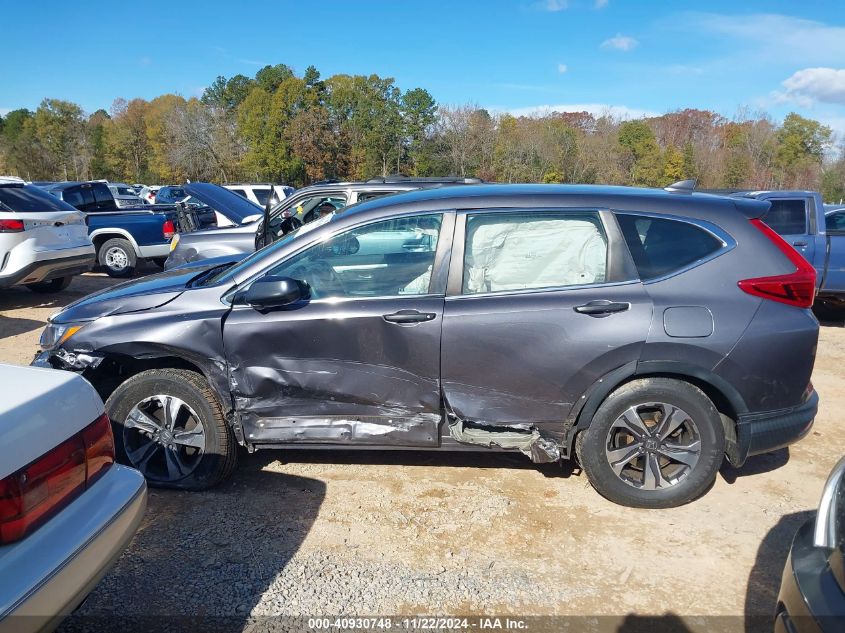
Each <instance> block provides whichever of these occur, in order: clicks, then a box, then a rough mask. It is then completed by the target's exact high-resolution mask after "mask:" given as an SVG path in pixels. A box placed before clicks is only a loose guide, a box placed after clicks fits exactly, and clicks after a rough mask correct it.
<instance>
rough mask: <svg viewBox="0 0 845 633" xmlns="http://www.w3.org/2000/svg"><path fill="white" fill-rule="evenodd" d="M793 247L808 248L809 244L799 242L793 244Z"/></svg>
mask: <svg viewBox="0 0 845 633" xmlns="http://www.w3.org/2000/svg"><path fill="white" fill-rule="evenodd" d="M792 245H793V246H798V247H799V248H804V247H805V246H807V242H802V241H800V240H799V241H797V242H792Z"/></svg>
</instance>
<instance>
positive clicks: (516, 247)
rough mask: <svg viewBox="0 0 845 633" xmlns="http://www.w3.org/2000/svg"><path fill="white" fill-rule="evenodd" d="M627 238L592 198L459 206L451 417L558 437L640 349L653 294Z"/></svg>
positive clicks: (450, 310) (446, 330)
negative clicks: (527, 205) (582, 400)
mask: <svg viewBox="0 0 845 633" xmlns="http://www.w3.org/2000/svg"><path fill="white" fill-rule="evenodd" d="M620 242H621V235H620V234H619V231H618V226H617V225H616V223H615V220H614V219H613V217H612V214H610V213H609V212H607V211H598V210H595V209H593V210H590V209H586V210H577V209H571V210H570V209H567V210H554V209H551V210H544V209H532V210H497V211H483V212H478V213H475V212H468V213H467V214H466V215H463V216H459V218H458V221H457V228H456V231H455V237H454V247H453V254H452V266H451V269H450V272H449V287H448V292H447V297H446V304H445V308H444V316H443V345H442V348H443V357H442V376H441V377H442V388H443V397H444V402H445V403H446V407H447V410H448V411H449V413H450V418H451V419H457V420H462V421H464V422H465V423H470V424H472V425H473V426H475V427H476V428H479V427H480V428H482V429H483V428H490V427H498V428H494V430H496V431H501V430H503V429H505V428H506V427H512V428H521V429H529V428H534V429H537V430H539V431H541V432H543V433H544V434H547V435H550V436H552V437H556V436H557V435H560V434H562V432H563V422H564V420H565V419H566V417H567V415H568V414H569V412H570V410H571V409H572V407H573V405H574V404H575V403H576V402H577V401H578V398H579V397H580V396H581V394H583V393H584V392H585V391H586V390H587V389H589V388H590V387H591V386H592V385H593V384H595V383H596V382H597V381H598V380H599V379H600V378H601V377H602V376H603V375H605V374H607V373H608V372H610V371H612V370H614V369H616V368H618V367H620V366H622V365H624V364H626V363H629V362H631V361H635V360H637V359H638V358H639V356H640V352H641V350H642V346H643V343H644V341H645V339H646V336H647V334H648V328H649V324H650V322H651V312H652V305H651V300H650V299H649V297H648V295H647V293H646V292H645V290H644V288H643V285H642V283H641V282H640V281H639V280H638V279H636V273H635V272H634V271H633V270H632V268H631V264H630V258H629V256H628V254H627V249H626V248H625V246H624V244H621V243H620ZM485 441H486V440H485Z"/></svg>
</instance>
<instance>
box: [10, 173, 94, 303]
mask: <svg viewBox="0 0 845 633" xmlns="http://www.w3.org/2000/svg"><path fill="white" fill-rule="evenodd" d="M93 265H94V245H93V244H92V243H91V239H90V238H89V237H88V226H87V225H86V224H85V214H84V213H81V212H80V211H77V210H76V209H74V208H73V207H72V206H70V205H69V204H67V203H66V202H62V201H61V200H59V199H58V198H56V197H55V196H51V195H50V194H49V193H47V192H45V191H43V190H41V189H39V188H38V187H35V186H32V185H27V184H25V183H24V181H23V180H20V179H19V178H9V177H0V288H8V287H10V286H19V285H23V286H26V287H27V288H29V289H30V290H33V291H35V292H58V291H60V290H64V289H65V288H67V286H68V284H70V281H71V277H72V276H73V275H77V274H80V273H84V272H85V271H87V270H90V269H91V267H92V266H93Z"/></svg>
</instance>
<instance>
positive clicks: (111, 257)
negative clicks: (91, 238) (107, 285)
mask: <svg viewBox="0 0 845 633" xmlns="http://www.w3.org/2000/svg"><path fill="white" fill-rule="evenodd" d="M97 258H98V260H99V262H100V266H102V267H103V268H105V269H106V273H107V274H108V276H109V277H131V276H132V273H133V272H135V265H136V264H137V258H136V257H135V249H134V248H133V247H132V244H131V243H130V242H129V240H124V239H122V238H119V237H116V238H113V239H110V240H108V241H107V242H106V243H104V244H103V245H102V246H101V247H100V250H99V251H98V254H97Z"/></svg>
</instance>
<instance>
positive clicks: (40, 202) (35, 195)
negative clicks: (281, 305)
mask: <svg viewBox="0 0 845 633" xmlns="http://www.w3.org/2000/svg"><path fill="white" fill-rule="evenodd" d="M0 209H2V210H3V211H14V212H15V213H36V212H39V211H42V212H43V211H76V209H75V208H74V207H73V206H71V205H69V204H68V203H67V202H64V201H62V200H60V199H59V198H57V197H56V196H54V195H52V194H49V193H47V192H46V191H43V190H41V189H39V188H38V187H30V186H23V187H16V186H12V187H0Z"/></svg>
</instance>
